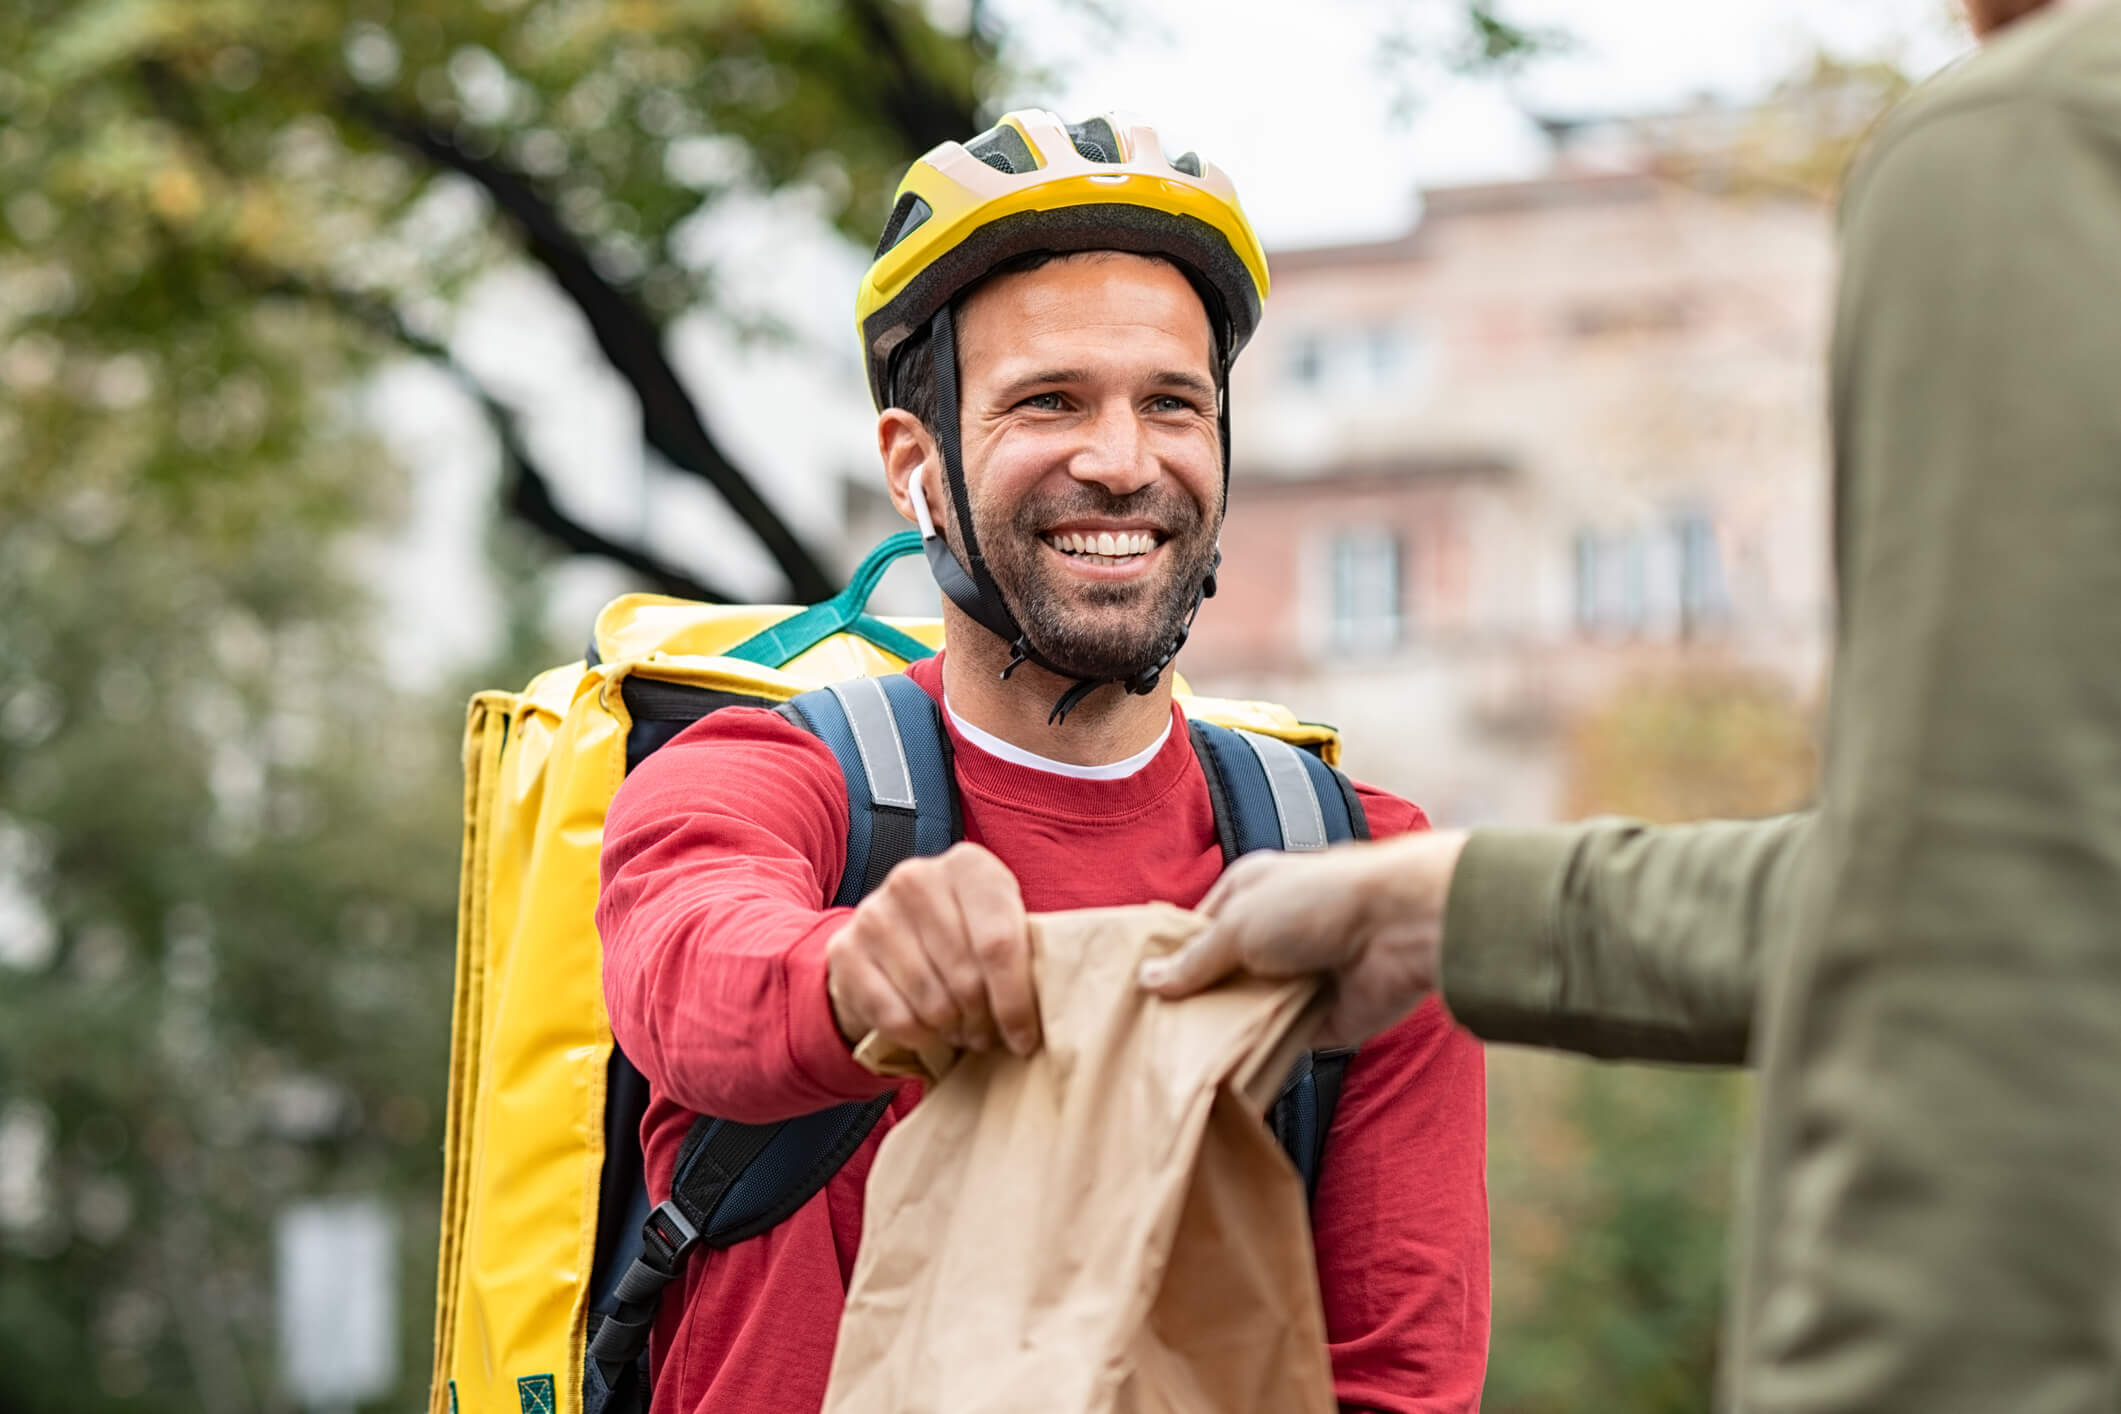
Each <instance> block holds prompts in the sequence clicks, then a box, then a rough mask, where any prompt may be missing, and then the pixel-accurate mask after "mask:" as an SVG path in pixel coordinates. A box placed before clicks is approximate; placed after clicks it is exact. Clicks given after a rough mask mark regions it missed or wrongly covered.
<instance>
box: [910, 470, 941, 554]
mask: <svg viewBox="0 0 2121 1414" xmlns="http://www.w3.org/2000/svg"><path fill="white" fill-rule="evenodd" d="M921 470H922V471H925V470H927V468H926V467H923V468H921ZM906 494H907V496H909V497H910V498H911V499H912V501H913V521H914V524H916V525H918V526H919V527H920V528H921V539H923V540H933V539H934V538H935V521H934V520H933V519H931V518H930V517H929V515H928V493H927V492H926V491H924V490H922V489H921V473H920V472H919V471H917V472H915V473H914V474H913V479H912V480H911V481H908V482H907V483H906Z"/></svg>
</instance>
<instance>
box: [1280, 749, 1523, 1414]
mask: <svg viewBox="0 0 2121 1414" xmlns="http://www.w3.org/2000/svg"><path fill="white" fill-rule="evenodd" d="M1360 791H1361V795H1362V802H1363V807H1364V809H1365V811H1366V812H1367V813H1368V815H1369V817H1370V833H1371V836H1372V837H1373V838H1376V839H1385V838H1389V837H1390V836H1392V835H1396V834H1403V833H1406V832H1407V831H1409V830H1418V829H1427V828H1428V821H1427V819H1426V818H1425V817H1424V816H1423V815H1422V813H1421V811H1420V810H1419V809H1418V808H1416V807H1415V806H1413V805H1410V804H1408V803H1407V802H1405V801H1403V800H1400V799H1398V798H1396V797H1394V796H1389V795H1386V794H1384V793H1383V792H1381V791H1375V790H1371V789H1369V788H1368V787H1361V788H1360ZM1313 1237H1314V1240H1315V1241H1316V1244H1317V1249H1318V1272H1319V1285H1320V1290H1321V1294H1322V1295H1323V1297H1324V1299H1325V1309H1326V1338H1327V1340H1328V1342H1329V1343H1330V1344H1331V1346H1332V1353H1333V1383H1334V1390H1335V1393H1336V1395H1337V1396H1338V1397H1339V1399H1340V1401H1341V1403H1342V1405H1343V1406H1344V1407H1347V1406H1352V1407H1356V1408H1360V1409H1366V1410H1378V1411H1381V1414H1461V1411H1474V1410H1478V1409H1479V1408H1480V1390H1481V1385H1482V1383H1483V1381H1484V1380H1485V1378H1486V1374H1487V1364H1488V1319H1489V1308H1488V1192H1487V1066H1486V1060H1485V1057H1484V1056H1483V1055H1482V1053H1481V1049H1480V1045H1479V1043H1478V1042H1477V1041H1475V1040H1474V1039H1473V1037H1472V1036H1470V1035H1468V1034H1467V1033H1466V1032H1465V1031H1463V1030H1461V1029H1460V1028H1459V1027H1458V1025H1457V1024H1456V1023H1455V1022H1453V1021H1452V1020H1451V1016H1450V1013H1449V1012H1447V1011H1445V1010H1444V1009H1443V1006H1442V1004H1441V1003H1440V1002H1438V1001H1437V999H1435V998H1433V997H1432V998H1430V999H1429V1000H1428V1001H1427V1002H1425V1003H1423V1004H1422V1005H1421V1006H1420V1007H1418V1008H1416V1009H1415V1011H1414V1014H1413V1015H1411V1016H1409V1017H1408V1018H1407V1019H1406V1020H1405V1021H1402V1022H1401V1023H1399V1025H1397V1026H1394V1027H1392V1028H1391V1029H1390V1030H1388V1031H1385V1032H1383V1033H1382V1034H1380V1035H1378V1036H1376V1037H1373V1038H1372V1039H1371V1040H1370V1041H1369V1042H1367V1043H1366V1044H1365V1045H1364V1046H1363V1048H1362V1049H1361V1050H1360V1051H1358V1052H1357V1053H1356V1055H1355V1058H1354V1059H1353V1060H1351V1061H1350V1062H1349V1063H1348V1072H1347V1078H1346V1080H1345V1081H1344V1082H1343V1086H1342V1090H1341V1096H1340V1104H1339V1107H1338V1108H1337V1109H1336V1110H1335V1111H1334V1114H1333V1129H1332V1132H1331V1133H1330V1134H1329V1136H1328V1138H1327V1144H1326V1155H1325V1162H1324V1164H1323V1166H1322V1168H1321V1170H1320V1174H1319V1185H1318V1201H1317V1203H1316V1205H1315V1207H1314V1225H1313Z"/></svg>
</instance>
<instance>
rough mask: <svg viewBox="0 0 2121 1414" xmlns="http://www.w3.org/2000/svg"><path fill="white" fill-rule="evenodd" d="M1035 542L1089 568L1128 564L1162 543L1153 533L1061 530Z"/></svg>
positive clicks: (1148, 531) (1142, 531)
mask: <svg viewBox="0 0 2121 1414" xmlns="http://www.w3.org/2000/svg"><path fill="white" fill-rule="evenodd" d="M1039 539H1041V540H1043V541H1045V542H1046V544H1047V545H1049V546H1051V547H1052V548H1053V549H1055V550H1058V551H1059V552H1060V553H1061V554H1063V555H1066V556H1068V557H1069V558H1070V559H1073V560H1082V561H1084V562H1086V563H1088V564H1093V565H1125V564H1132V563H1134V562H1135V561H1137V560H1140V559H1141V558H1142V557H1143V556H1145V555H1148V554H1149V553H1150V552H1151V551H1153V550H1155V549H1156V547H1157V546H1158V545H1160V544H1162V543H1163V537H1162V536H1161V535H1159V534H1157V533H1156V532H1155V531H1153V530H1122V531H1110V530H1100V531H1083V532H1078V531H1063V532H1059V533H1052V534H1046V535H1041V536H1040V537H1039Z"/></svg>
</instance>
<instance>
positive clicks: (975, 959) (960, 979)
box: [825, 844, 1039, 1056]
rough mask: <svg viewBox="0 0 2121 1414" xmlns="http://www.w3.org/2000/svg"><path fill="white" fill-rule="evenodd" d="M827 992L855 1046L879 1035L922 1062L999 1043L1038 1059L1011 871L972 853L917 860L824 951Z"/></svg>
mask: <svg viewBox="0 0 2121 1414" xmlns="http://www.w3.org/2000/svg"><path fill="white" fill-rule="evenodd" d="M825 990H826V993H827V995H828V996H830V997H831V999H832V1019H833V1020H834V1021H835V1022H837V1023H838V1024H839V1028H840V1034H841V1035H842V1036H844V1037H845V1038H846V1039H847V1043H848V1044H849V1045H854V1044H856V1043H858V1042H860V1041H861V1040H862V1039H863V1038H864V1037H866V1036H867V1035H869V1033H871V1032H876V1033H878V1034H880V1035H881V1036H883V1038H884V1039H885V1040H887V1041H891V1042H894V1043H896V1044H897V1045H900V1046H903V1047H905V1048H906V1049H908V1050H914V1051H917V1050H919V1049H921V1047H922V1046H923V1045H927V1044H932V1043H933V1042H935V1041H938V1040H940V1041H943V1042H946V1043H948V1044H949V1045H952V1046H959V1047H963V1048H966V1049H969V1050H974V1051H984V1050H989V1049H991V1048H992V1047H993V1046H994V1044H995V1042H996V1040H997V1039H999V1040H1000V1041H1001V1042H1002V1043H1003V1044H1005V1045H1007V1046H1008V1048H1009V1049H1010V1050H1011V1051H1013V1052H1015V1053H1016V1054H1017V1055H1020V1056H1023V1055H1029V1054H1031V1052H1033V1051H1035V1050H1037V1049H1038V1044H1039V1032H1038V1000H1037V996H1036V993H1035V992H1034V990H1033V987H1032V981H1031V925H1030V920H1029V918H1028V917H1027V916H1026V915H1025V913H1024V897H1023V892H1022V891H1021V890H1020V889H1019V888H1018V887H1017V883H1016V876H1015V875H1014V874H1011V873H1010V872H1009V868H1008V866H1007V865H1005V864H1003V863H1002V862H1001V861H1000V860H999V859H997V858H995V857H994V856H993V855H992V854H990V853H988V852H987V851H986V850H984V849H981V848H980V847H979V846H978V845H975V844H958V845H953V846H952V847H951V848H950V849H948V850H946V851H945V852H943V853H942V854H938V855H934V856H932V857H928V858H923V859H909V860H907V861H906V862H905V863H903V864H901V865H899V866H898V867H897V868H895V869H893V870H892V871H891V872H890V873H889V874H887V875H885V876H884V882H883V883H882V884H881V885H879V886H878V887H877V890H876V892H874V893H872V894H870V895H869V896H868V897H867V898H865V899H863V900H862V902H861V905H860V906H859V907H857V908H856V909H855V910H854V917H853V918H852V919H850V920H849V921H848V924H847V926H846V927H845V928H844V929H842V930H841V931H840V932H838V933H837V934H835V935H834V936H833V938H832V940H831V941H830V942H828V943H827V944H826V945H825Z"/></svg>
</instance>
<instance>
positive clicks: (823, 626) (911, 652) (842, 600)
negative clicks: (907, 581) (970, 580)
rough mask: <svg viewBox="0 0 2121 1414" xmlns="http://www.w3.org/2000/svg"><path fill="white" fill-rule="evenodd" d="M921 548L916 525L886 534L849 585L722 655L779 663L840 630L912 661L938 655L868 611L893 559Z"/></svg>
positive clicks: (768, 663)
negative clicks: (874, 617) (912, 527)
mask: <svg viewBox="0 0 2121 1414" xmlns="http://www.w3.org/2000/svg"><path fill="white" fill-rule="evenodd" d="M920 552H921V536H920V532H919V531H917V530H902V531H900V532H899V533H898V534H896V535H892V536H889V537H887V538H886V539H885V540H884V542H883V543H882V544H881V545H878V546H877V547H876V548H875V549H874V550H871V551H870V552H869V554H868V557H867V558H866V559H864V560H863V561H862V563H861V565H860V567H859V568H857V569H856V570H855V572H854V577H853V578H852V579H850V580H848V581H847V587H846V588H845V589H842V590H841V591H840V592H839V593H837V594H835V595H833V596H832V597H831V598H830V599H827V600H825V601H823V602H822V603H817V604H812V605H811V606H810V607H809V608H807V609H801V610H798V611H797V612H795V613H793V614H790V615H789V616H788V617H787V618H785V619H782V620H781V621H780V622H779V623H777V624H775V625H773V626H772V627H771V628H766V629H761V630H759V631H758V632H757V633H755V634H753V635H752V636H751V637H749V638H747V639H745V640H744V641H743V642H742V643H739V644H738V645H737V646H736V647H734V648H732V649H730V650H729V651H728V652H727V653H725V654H723V655H722V656H723V657H725V658H741V659H743V660H744V661H745V662H747V663H763V664H764V665H765V666H767V667H769V668H780V667H785V666H787V665H788V664H789V663H792V662H794V661H795V660H796V659H797V658H800V657H802V656H803V655H804V654H805V653H808V652H809V651H810V650H811V649H813V648H815V647H817V646H818V645H819V644H820V643H823V642H824V641H825V640H826V639H828V638H830V637H832V636H833V635H834V634H836V633H852V634H855V635H856V636H857V637H860V638H865V639H867V640H869V642H871V643H873V644H875V645H876V646H877V647H879V648H881V649H883V650H884V651H885V652H886V653H889V654H891V655H892V656H893V657H894V658H903V659H905V660H906V661H907V662H909V663H913V662H918V661H919V660H920V659H922V658H932V657H934V656H935V650H934V649H933V648H930V647H929V646H928V645H927V644H925V643H923V642H921V641H920V640H919V639H918V638H915V637H914V636H913V635H912V634H910V633H903V632H901V631H900V630H898V629H895V628H893V627H892V626H891V625H890V624H887V623H885V622H884V621H883V620H881V619H873V618H871V617H869V615H868V614H866V613H864V612H863V610H864V609H866V608H867V607H868V604H869V596H870V595H871V594H874V593H875V592H876V586H877V581H879V580H881V579H882V578H883V577H884V571H885V570H887V569H889V568H891V564H892V562H893V561H894V560H899V559H903V558H904V557H905V556H907V555H917V554H919V553H920Z"/></svg>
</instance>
